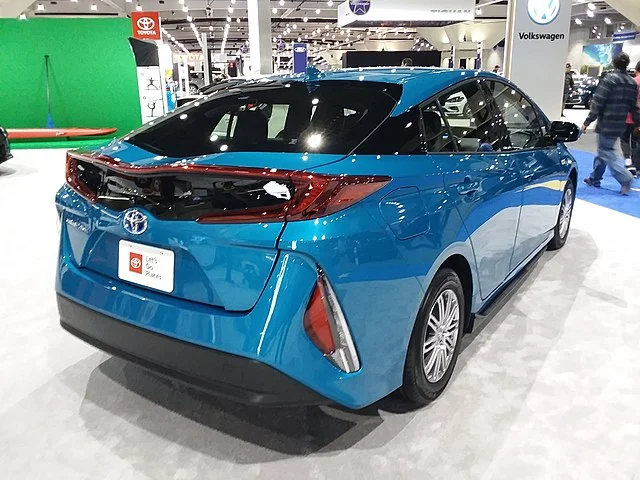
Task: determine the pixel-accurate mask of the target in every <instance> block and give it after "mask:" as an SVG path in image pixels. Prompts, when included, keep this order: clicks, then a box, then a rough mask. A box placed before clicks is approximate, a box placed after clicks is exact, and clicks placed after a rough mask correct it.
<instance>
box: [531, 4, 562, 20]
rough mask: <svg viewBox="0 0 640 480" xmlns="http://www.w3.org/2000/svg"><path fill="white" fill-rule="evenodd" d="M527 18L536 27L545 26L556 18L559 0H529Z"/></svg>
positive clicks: (558, 11)
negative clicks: (536, 25) (535, 24)
mask: <svg viewBox="0 0 640 480" xmlns="http://www.w3.org/2000/svg"><path fill="white" fill-rule="evenodd" d="M527 9H528V11H529V18H531V20H533V21H534V22H535V23H537V24H538V25H547V24H549V23H551V22H553V21H554V20H555V19H556V18H558V14H559V13H560V0H529V4H528V6H527Z"/></svg>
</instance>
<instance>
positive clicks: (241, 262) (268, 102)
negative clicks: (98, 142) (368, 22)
mask: <svg viewBox="0 0 640 480" xmlns="http://www.w3.org/2000/svg"><path fill="white" fill-rule="evenodd" d="M327 83H328V82H327ZM331 83H332V86H331V87H329V86H328V85H325V86H323V85H322V82H321V84H320V86H316V87H315V88H314V89H312V90H313V91H310V90H311V89H309V88H308V85H306V84H304V83H301V82H298V83H288V84H282V83H277V82H276V84H275V85H274V84H273V83H269V84H267V85H258V86H254V87H252V88H249V87H243V88H241V89H234V90H232V91H229V92H226V93H224V94H221V95H220V97H216V95H212V96H211V97H212V98H208V99H206V100H204V101H203V102H202V103H200V102H197V104H192V105H190V106H188V107H185V108H181V109H178V110H177V111H176V112H175V113H173V114H171V115H169V116H167V117H166V118H164V119H163V120H161V121H158V122H157V123H154V122H151V123H149V124H147V125H146V126H144V127H142V128H141V129H140V130H138V131H137V132H134V133H133V134H131V135H130V136H127V137H125V138H123V139H121V140H119V141H115V142H113V143H112V144H110V145H109V146H107V147H104V148H101V149H99V150H95V151H77V152H71V153H70V154H69V156H68V160H67V183H68V184H69V185H70V186H71V187H72V188H73V189H74V190H76V192H78V193H80V194H81V195H83V196H84V197H86V198H87V199H89V200H90V201H91V202H92V203H93V204H94V205H95V206H93V207H88V206H86V204H78V203H77V202H75V203H73V202H69V203H66V204H64V205H63V210H64V215H65V222H66V225H67V228H66V230H67V232H68V237H69V242H70V246H71V251H72V255H73V257H74V260H75V262H76V263H77V264H78V265H79V266H81V267H84V268H87V269H90V270H93V271H95V272H97V273H100V274H102V275H104V276H106V277H109V278H113V279H119V280H121V281H124V282H128V283H132V284H136V285H138V286H140V287H141V288H147V289H151V290H155V291H159V292H163V293H165V294H168V295H172V296H175V297H177V298H182V299H186V300H190V301H195V302H200V303H204V304H208V305H214V306H218V307H222V308H224V309H226V310H228V311H246V310H250V309H251V308H252V307H253V306H254V305H255V303H256V302H257V300H258V298H259V297H260V294H261V293H262V290H263V289H264V287H265V285H266V283H267V281H268V279H269V277H270V275H271V272H272V270H273V267H274V265H275V263H276V261H277V257H278V250H277V242H278V239H279V237H280V234H281V233H282V230H283V228H284V225H285V222H286V221H295V220H301V219H308V218H314V216H320V215H326V214H329V213H332V212H334V211H337V210H338V209H341V208H346V207H347V206H349V205H350V204H352V203H353V202H354V201H357V200H358V198H360V196H361V195H365V194H368V193H370V192H371V191H374V190H375V189H377V188H380V186H382V185H383V184H384V183H385V181H386V180H385V179H384V178H379V177H367V178H360V177H343V176H336V177H330V176H329V177H327V176H320V175H315V176H314V175H309V174H306V173H304V171H305V170H308V169H312V168H314V167H317V166H320V165H324V164H327V163H332V162H337V161H339V160H341V159H343V158H344V157H345V155H347V154H349V153H350V152H351V151H352V150H353V149H354V148H355V147H356V146H357V145H358V144H360V143H361V142H362V141H363V140H364V139H365V138H366V137H367V136H368V135H369V134H370V133H371V132H372V131H373V130H374V129H375V128H376V127H377V126H378V125H379V124H380V123H381V122H382V121H383V120H384V119H385V118H386V117H387V116H388V115H389V113H390V112H391V110H392V109H393V107H394V106H395V104H396V98H395V97H394V96H392V95H390V94H389V93H388V92H387V91H386V90H387V89H388V87H389V86H388V85H383V84H369V85H368V86H366V87H365V86H363V83H358V84H357V85H352V84H351V83H352V82H331ZM365 84H366V82H365ZM287 85H288V86H287ZM372 97H373V98H372Z"/></svg>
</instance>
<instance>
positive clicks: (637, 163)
mask: <svg viewBox="0 0 640 480" xmlns="http://www.w3.org/2000/svg"><path fill="white" fill-rule="evenodd" d="M635 81H636V83H637V84H638V106H640V62H638V63H637V64H636V72H635ZM637 127H640V125H638V124H636V123H635V122H634V121H633V117H632V115H631V114H629V116H628V117H627V129H626V130H625V132H624V133H623V134H622V138H621V139H620V146H621V147H622V153H623V155H624V158H625V163H626V165H627V167H629V170H631V173H633V174H635V175H636V176H637V175H638V174H640V138H639V137H638V136H637V135H634V132H635V129H636V128H637Z"/></svg>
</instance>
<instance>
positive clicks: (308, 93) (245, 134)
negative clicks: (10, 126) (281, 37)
mask: <svg viewBox="0 0 640 480" xmlns="http://www.w3.org/2000/svg"><path fill="white" fill-rule="evenodd" d="M452 98H453V99H456V101H459V100H460V99H461V98H462V101H463V102H464V103H465V105H466V107H465V108H464V109H462V111H461V112H460V113H456V114H455V115H453V114H450V113H448V112H447V110H446V109H445V108H443V105H445V104H447V103H451V101H450V99H452ZM577 137H578V129H577V127H576V126H575V125H573V124H568V123H564V122H554V123H551V122H550V121H549V120H548V119H547V117H546V116H545V115H544V114H543V113H542V112H541V111H540V110H539V108H538V107H537V106H536V105H535V104H534V102H532V101H531V99H529V98H528V97H527V96H526V95H525V94H524V93H523V92H521V91H520V90H519V89H518V88H517V87H516V86H515V85H513V84H511V83H509V82H508V81H506V80H504V79H503V78H500V77H498V76H496V75H493V74H490V73H480V72H475V71H460V70H439V69H420V68H393V69H392V68H373V69H353V70H339V71H331V72H326V73H320V72H318V71H314V70H313V69H309V70H308V71H307V73H305V74H297V75H287V76H272V77H268V78H266V79H262V80H259V81H252V82H247V83H244V84H242V85H239V86H237V88H231V89H225V90H220V91H216V92H214V93H212V94H210V95H208V96H206V97H204V98H203V99H202V100H200V101H197V102H193V103H191V104H189V105H187V106H185V107H182V108H179V109H177V110H176V111H175V112H173V113H171V114H169V115H166V116H165V117H163V118H161V119H159V120H157V121H152V122H150V123H148V124H146V125H145V126H143V127H141V128H140V129H139V130H137V131H135V132H132V133H131V134H130V135H127V136H125V137H123V138H121V139H118V140H114V141H113V142H111V143H110V144H108V145H106V146H103V147H101V148H97V149H94V150H76V151H72V152H70V153H69V154H68V157H67V165H66V184H65V185H64V186H63V187H62V188H61V189H60V191H59V192H58V193H57V196H56V205H57V210H58V213H59V215H60V219H61V226H62V228H61V242H60V252H59V259H58V268H57V278H56V290H57V294H58V307H59V312H60V321H61V324H62V327H64V328H65V329H66V330H67V331H69V332H71V333H72V334H73V335H75V336H77V337H79V338H81V339H83V340H85V341H87V342H88V343H90V344H93V345H95V346H97V347H98V348H100V349H102V350H105V351H107V352H109V353H112V354H114V355H118V356H121V357H123V358H125V359H127V360H130V361H132V362H136V363H138V364H140V365H142V366H144V367H146V368H148V369H151V370H154V371H156V372H159V373H161V374H163V375H167V376H169V377H172V378H175V379H178V380H181V381H184V382H187V383H189V384H192V385H195V386H196V387H199V388H202V389H205V390H207V391H210V392H214V393H215V394H217V395H220V396H223V397H227V398H231V399H234V400H237V401H241V402H246V403H250V404H260V405H278V406H282V405H299V404H321V403H334V402H335V403H338V404H341V405H344V406H346V407H349V408H353V409H357V408H361V407H364V406H367V405H369V404H371V403H373V402H375V401H377V400H379V399H381V398H383V397H385V396H386V395H388V394H390V393H391V392H394V391H396V390H400V392H402V393H403V394H404V396H405V397H406V398H407V399H408V400H409V401H410V402H413V403H415V404H417V405H424V404H427V403H428V402H430V401H432V400H434V399H435V398H436V397H438V395H440V393H442V391H443V390H444V388H445V386H446V385H447V383H448V382H449V380H450V378H451V375H452V371H453V369H454V367H455V364H456V358H457V356H458V353H459V350H460V345H461V338H462V335H463V334H464V333H466V332H470V331H471V329H472V327H473V320H474V316H475V315H476V314H478V313H481V312H482V311H483V309H485V308H486V307H487V305H488V304H489V303H490V302H491V301H492V300H493V299H494V298H495V297H496V295H497V294H499V292H500V291H501V290H502V289H503V287H504V286H505V285H506V284H507V283H508V282H509V281H510V280H511V279H512V278H513V277H514V276H515V275H516V274H517V273H518V272H519V271H520V270H521V269H522V268H523V267H524V266H525V265H527V263H528V262H529V261H531V260H532V259H533V258H534V257H536V255H537V254H538V253H539V252H541V251H542V250H544V249H546V248H551V249H558V248H560V247H562V246H563V245H564V243H565V241H566V240H567V235H568V233H569V225H570V221H571V213H572V208H573V204H574V197H575V189H576V178H577V172H576V163H575V161H574V159H573V158H572V156H571V154H570V153H569V152H568V150H567V148H566V147H565V145H564V142H568V141H573V140H576V139H577ZM514 348H517V346H514Z"/></svg>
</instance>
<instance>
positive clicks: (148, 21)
mask: <svg viewBox="0 0 640 480" xmlns="http://www.w3.org/2000/svg"><path fill="white" fill-rule="evenodd" d="M136 25H138V28H139V29H140V30H145V31H149V30H153V29H154V28H155V26H156V22H155V20H154V19H153V18H151V17H140V18H139V19H138V21H137V22H136Z"/></svg>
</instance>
